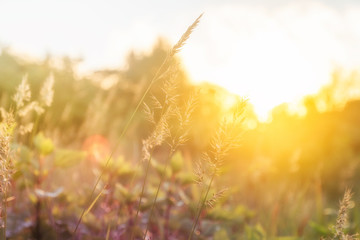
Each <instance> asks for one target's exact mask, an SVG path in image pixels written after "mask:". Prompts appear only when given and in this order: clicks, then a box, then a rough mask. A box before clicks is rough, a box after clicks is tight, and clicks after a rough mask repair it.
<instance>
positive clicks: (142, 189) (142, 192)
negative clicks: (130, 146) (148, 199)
mask: <svg viewBox="0 0 360 240" xmlns="http://www.w3.org/2000/svg"><path fill="white" fill-rule="evenodd" d="M151 158H152V152H151V154H150V157H149V160H148V161H147V164H146V170H145V177H144V181H143V184H142V187H141V193H140V199H139V204H138V206H137V210H136V214H135V219H134V222H135V224H136V223H137V219H138V216H139V212H140V207H141V202H142V199H143V197H144V191H145V184H146V181H147V177H148V175H149V174H148V173H149V168H150V163H151ZM130 239H131V240H132V239H134V229H131V237H130Z"/></svg>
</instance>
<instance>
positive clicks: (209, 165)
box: [188, 101, 246, 240]
mask: <svg viewBox="0 0 360 240" xmlns="http://www.w3.org/2000/svg"><path fill="white" fill-rule="evenodd" d="M245 107H246V101H240V102H238V103H237V104H236V107H235V109H234V111H233V115H232V119H231V120H230V121H229V120H227V119H224V120H223V121H222V122H221V123H220V125H219V129H218V130H217V132H216V133H215V135H214V136H213V137H212V139H211V142H210V151H209V152H207V153H205V154H204V155H203V157H202V158H201V160H202V162H201V163H200V164H198V168H199V169H198V170H197V173H196V175H197V177H198V179H199V180H198V182H199V183H200V184H205V186H206V192H205V196H204V197H203V198H201V195H200V199H199V201H200V202H201V204H198V210H197V214H196V216H195V220H194V223H193V226H192V228H191V232H190V235H189V238H188V239H189V240H191V239H192V238H193V236H194V232H195V230H196V226H197V224H198V222H199V219H200V216H201V212H202V210H203V208H204V207H205V205H209V206H210V207H211V206H212V205H214V203H215V202H216V200H217V199H216V198H217V197H219V196H221V195H222V193H223V191H220V192H219V193H217V194H214V196H213V198H212V199H210V200H207V198H208V195H209V192H210V189H211V187H212V184H213V181H214V179H215V176H216V175H218V174H219V173H220V170H221V167H222V165H223V163H224V160H225V158H226V156H227V155H228V153H229V151H230V150H231V149H234V148H236V147H238V146H239V143H240V137H241V134H242V131H241V129H242V128H241V127H242V122H243V119H244V116H243V115H244V111H245ZM208 173H210V175H207V174H208ZM207 181H208V182H209V183H208V184H207V185H206V182H207Z"/></svg>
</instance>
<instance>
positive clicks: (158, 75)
mask: <svg viewBox="0 0 360 240" xmlns="http://www.w3.org/2000/svg"><path fill="white" fill-rule="evenodd" d="M201 16H202V14H201V15H200V16H199V17H198V18H197V19H196V20H195V21H194V22H193V24H191V25H190V27H189V28H188V29H187V31H186V32H185V33H184V34H183V35H182V37H181V38H180V40H179V41H178V42H177V43H176V44H175V45H174V47H173V48H172V49H171V50H170V52H169V53H168V55H167V56H166V58H165V59H164V61H163V62H162V64H161V66H160V67H159V69H158V70H157V72H156V74H155V75H154V77H153V78H152V80H151V81H150V82H149V84H148V86H147V88H146V90H145V92H144V93H143V95H142V97H141V99H140V100H139V102H138V104H137V105H136V107H135V110H134V111H133V113H132V115H131V116H130V118H129V119H128V121H127V123H126V124H125V127H124V129H123V131H122V132H121V134H120V136H119V142H120V140H121V139H122V138H123V137H124V135H125V134H126V132H127V130H128V128H129V126H130V124H131V123H132V121H133V119H134V117H135V115H136V113H137V112H138V110H139V108H140V106H141V105H142V103H143V102H144V99H145V97H146V96H147V94H148V93H149V91H150V89H151V87H152V86H153V84H154V82H156V81H157V80H158V79H159V78H161V76H162V75H161V73H162V72H163V70H164V67H165V66H166V64H167V63H168V61H169V60H170V59H171V58H172V57H173V56H174V55H175V54H176V53H178V52H179V51H180V50H181V48H182V47H183V46H184V44H185V42H186V40H187V39H188V38H189V36H190V34H191V33H192V31H193V30H194V29H195V27H196V26H197V24H198V23H199V21H200V18H201ZM118 146H119V144H118V145H116V146H115V148H114V149H113V150H112V151H111V153H110V155H109V157H108V159H107V160H106V163H105V166H104V168H103V169H102V171H101V173H100V175H99V177H98V178H97V180H96V182H95V185H94V186H93V188H92V190H91V194H90V196H89V197H88V200H87V203H86V205H85V206H84V208H83V210H82V213H81V215H80V217H79V219H78V221H77V223H76V227H75V229H74V231H73V237H74V238H75V235H76V232H77V230H78V228H79V225H80V223H81V221H82V219H83V217H84V213H85V212H86V209H87V208H88V206H89V205H90V204H91V202H92V198H93V196H94V193H95V190H96V188H97V186H98V185H99V183H100V180H101V178H102V176H103V175H104V173H105V169H106V167H107V166H108V165H109V163H110V161H111V159H112V156H113V154H114V153H115V150H116V149H117V147H118Z"/></svg>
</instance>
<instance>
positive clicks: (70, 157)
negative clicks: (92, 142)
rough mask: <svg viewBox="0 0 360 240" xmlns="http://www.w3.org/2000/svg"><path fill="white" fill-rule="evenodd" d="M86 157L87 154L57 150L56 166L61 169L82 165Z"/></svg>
mask: <svg viewBox="0 0 360 240" xmlns="http://www.w3.org/2000/svg"><path fill="white" fill-rule="evenodd" d="M85 157H86V152H84V151H75V150H65V149H64V150H57V151H56V152H55V161H54V165H55V166H56V167H61V168H69V167H72V166H75V165H76V164H78V163H80V162H81V161H82V160H84V159H85Z"/></svg>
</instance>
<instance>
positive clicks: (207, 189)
mask: <svg viewBox="0 0 360 240" xmlns="http://www.w3.org/2000/svg"><path fill="white" fill-rule="evenodd" d="M215 175H216V172H214V173H213V174H212V176H211V179H210V183H209V185H208V186H207V188H206V193H205V196H204V198H202V200H201V202H200V204H198V209H197V213H196V217H195V221H194V223H193V226H192V228H191V232H190V235H189V238H188V240H191V239H192V238H193V235H194V232H195V229H196V226H197V224H198V222H199V219H200V215H201V212H202V210H203V208H204V206H205V203H206V199H207V198H208V195H209V192H210V189H211V185H212V183H213V181H214V178H215ZM200 197H201V195H200ZM200 199H201V198H200ZM199 205H200V206H199Z"/></svg>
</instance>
